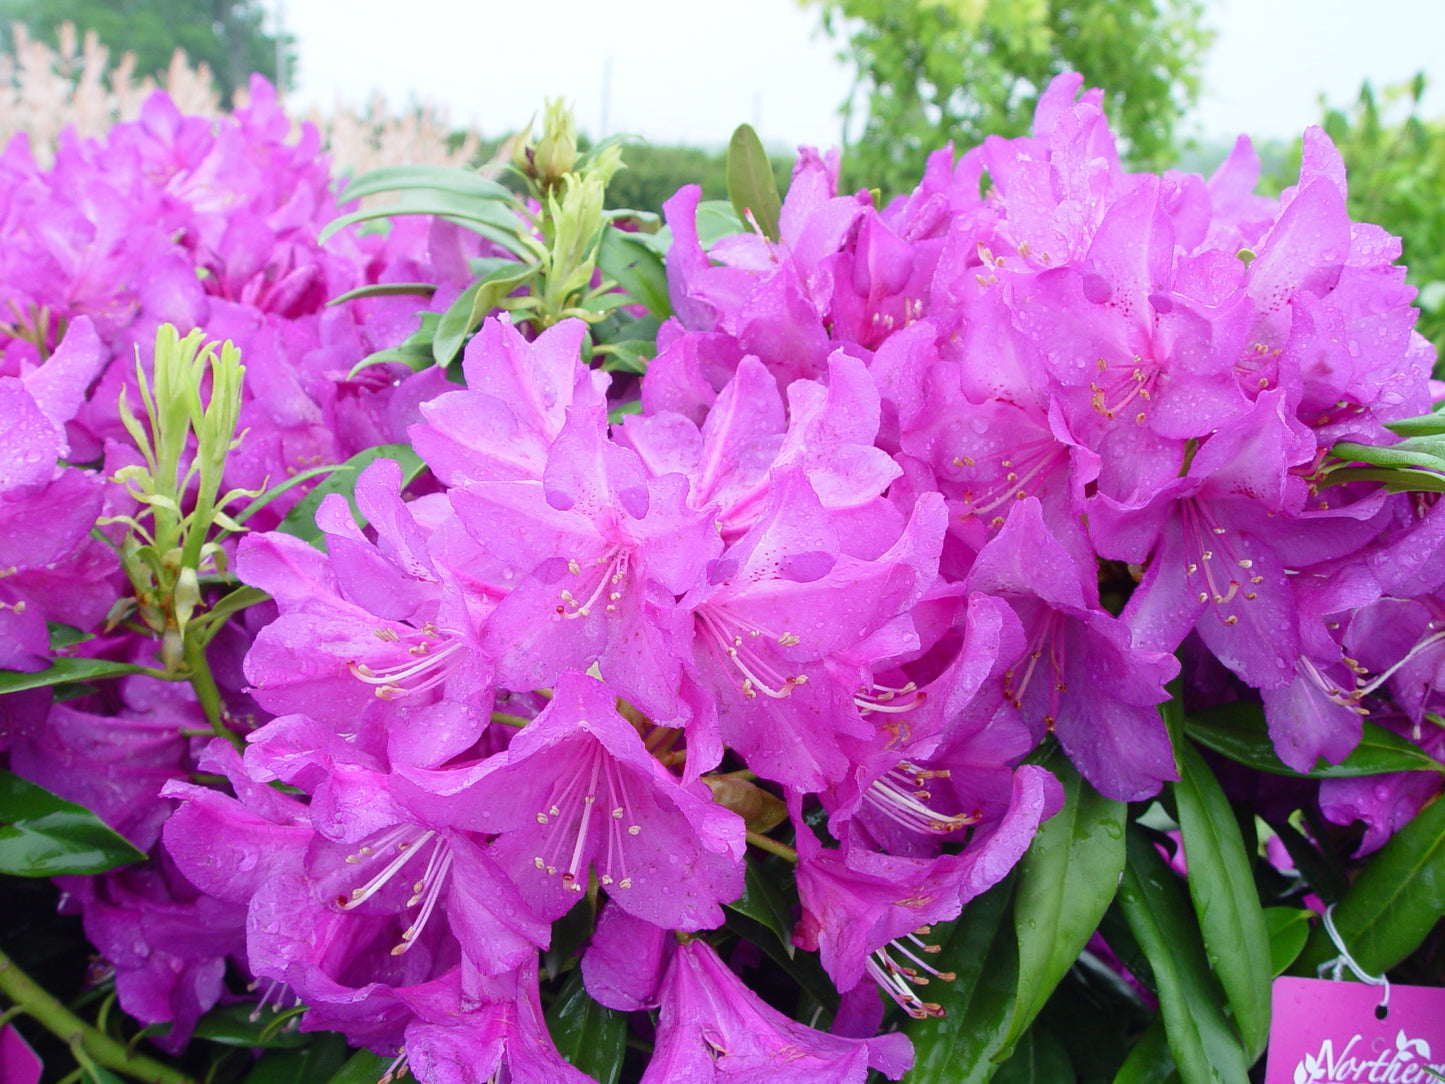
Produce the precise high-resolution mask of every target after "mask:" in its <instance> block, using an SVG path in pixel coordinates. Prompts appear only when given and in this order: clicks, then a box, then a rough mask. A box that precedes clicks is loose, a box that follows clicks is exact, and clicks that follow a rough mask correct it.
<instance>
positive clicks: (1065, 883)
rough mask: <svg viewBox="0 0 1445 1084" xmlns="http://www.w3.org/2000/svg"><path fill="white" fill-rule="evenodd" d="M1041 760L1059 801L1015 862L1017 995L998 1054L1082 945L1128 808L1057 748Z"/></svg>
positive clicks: (1101, 904)
mask: <svg viewBox="0 0 1445 1084" xmlns="http://www.w3.org/2000/svg"><path fill="white" fill-rule="evenodd" d="M1045 767H1047V768H1048V769H1049V770H1050V771H1052V772H1053V773H1054V774H1055V775H1056V776H1058V778H1059V781H1060V782H1061V783H1062V784H1063V785H1064V807H1063V808H1062V809H1061V810H1059V812H1058V813H1056V814H1055V815H1054V816H1053V817H1051V818H1050V819H1049V820H1047V821H1045V822H1044V823H1043V825H1042V826H1041V827H1040V828H1039V831H1038V833H1037V834H1036V835H1035V836H1034V841H1033V843H1032V844H1030V846H1029V849H1028V852H1027V853H1026V854H1025V855H1024V857H1023V859H1022V860H1021V861H1020V862H1019V882H1018V884H1019V887H1018V893H1017V899H1016V900H1015V902H1014V932H1015V934H1016V936H1017V937H1018V946H1019V977H1018V996H1017V1000H1016V1001H1015V1003H1014V1009H1013V1017H1012V1019H1011V1020H1010V1022H1009V1030H1008V1036H1007V1038H1006V1039H1005V1040H1004V1046H1003V1051H1002V1052H1001V1053H1002V1054H1003V1055H1005V1056H1006V1054H1007V1051H1008V1050H1009V1049H1010V1048H1011V1047H1012V1045H1013V1043H1014V1042H1016V1041H1017V1040H1018V1037H1019V1036H1020V1035H1022V1034H1023V1033H1024V1031H1025V1030H1026V1029H1027V1028H1028V1026H1029V1024H1030V1023H1031V1022H1032V1021H1033V1019H1034V1017H1035V1016H1037V1015H1038V1012H1039V1010H1040V1009H1042V1008H1043V1007H1044V1003H1045V1002H1046V1001H1048V999H1049V995H1050V994H1052V993H1053V991H1054V988H1055V987H1056V986H1058V984H1059V980H1060V979H1062V978H1063V977H1064V973H1065V972H1067V971H1068V969H1069V967H1070V966H1071V965H1072V964H1073V962H1074V961H1075V960H1076V959H1077V958H1078V956H1079V953H1080V952H1082V951H1083V948H1084V946H1085V945H1086V944H1088V941H1089V937H1090V935H1092V934H1093V932H1094V930H1095V929H1096V928H1098V925H1099V920H1100V919H1102V918H1103V917H1104V911H1105V910H1106V909H1107V908H1108V906H1109V901H1110V900H1112V899H1113V898H1114V893H1115V891H1116V890H1117V889H1118V886H1119V874H1120V873H1121V872H1123V869H1124V821H1125V817H1126V816H1127V813H1128V807H1127V806H1125V804H1124V803H1123V802H1116V801H1113V800H1112V799H1110V798H1105V797H1104V796H1103V795H1102V794H1100V793H1099V792H1098V791H1096V790H1094V788H1093V787H1091V786H1089V784H1088V783H1087V782H1086V781H1085V780H1083V779H1082V778H1081V777H1080V776H1079V773H1078V772H1077V771H1076V770H1075V769H1074V767H1073V765H1072V764H1070V763H1069V762H1068V761H1067V760H1066V759H1065V758H1064V757H1063V756H1062V755H1056V756H1054V757H1052V758H1050V762H1049V763H1047V764H1046V765H1045Z"/></svg>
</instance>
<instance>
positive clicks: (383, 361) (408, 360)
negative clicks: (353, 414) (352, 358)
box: [346, 339, 436, 380]
mask: <svg viewBox="0 0 1445 1084" xmlns="http://www.w3.org/2000/svg"><path fill="white" fill-rule="evenodd" d="M434 364H436V358H435V356H433V354H432V344H431V340H430V339H427V340H426V342H425V343H416V344H407V343H403V344H402V345H401V346H392V347H388V348H387V349H385V350H377V351H376V352H374V353H371V354H367V355H366V357H364V358H362V359H361V360H360V361H358V362H357V363H356V364H355V365H353V366H352V367H351V371H350V372H348V373H347V374H346V379H347V380H354V379H356V374H357V373H359V372H361V371H362V370H364V369H370V368H371V367H372V366H373V365H405V366H406V367H407V368H408V369H410V370H411V371H412V372H414V373H419V372H421V371H422V370H423V369H430V368H431V367H432V366H433V365H434Z"/></svg>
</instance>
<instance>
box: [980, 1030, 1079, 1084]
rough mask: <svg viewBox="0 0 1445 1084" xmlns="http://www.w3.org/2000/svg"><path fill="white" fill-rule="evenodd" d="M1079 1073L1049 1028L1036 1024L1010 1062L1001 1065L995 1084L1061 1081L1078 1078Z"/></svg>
mask: <svg viewBox="0 0 1445 1084" xmlns="http://www.w3.org/2000/svg"><path fill="white" fill-rule="evenodd" d="M1077 1076H1078V1074H1077V1073H1075V1071H1074V1065H1073V1063H1072V1062H1071V1061H1070V1060H1069V1052H1068V1051H1067V1050H1065V1049H1064V1046H1063V1044H1062V1043H1061V1042H1059V1040H1058V1038H1057V1037H1055V1035H1054V1033H1053V1032H1052V1031H1050V1030H1049V1029H1048V1028H1044V1027H1033V1028H1030V1029H1029V1030H1028V1033H1027V1034H1026V1035H1025V1036H1024V1037H1023V1039H1022V1040H1021V1041H1020V1042H1019V1044H1018V1045H1017V1046H1016V1047H1015V1048H1014V1052H1013V1054H1012V1056H1010V1057H1009V1059H1008V1061H1006V1062H1004V1063H1003V1064H1002V1065H1000V1066H999V1067H998V1072H997V1074H995V1076H994V1078H993V1079H994V1084H1058V1082H1059V1081H1063V1080H1075V1079H1077Z"/></svg>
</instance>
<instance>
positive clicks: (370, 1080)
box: [326, 1050, 391, 1084]
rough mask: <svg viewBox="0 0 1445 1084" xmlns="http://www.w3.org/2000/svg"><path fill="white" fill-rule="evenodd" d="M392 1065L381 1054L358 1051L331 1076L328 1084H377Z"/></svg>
mask: <svg viewBox="0 0 1445 1084" xmlns="http://www.w3.org/2000/svg"><path fill="white" fill-rule="evenodd" d="M390 1064H391V1061H390V1060H389V1059H387V1058H383V1057H382V1056H381V1055H380V1054H373V1053H372V1052H371V1051H370V1050H358V1051H356V1053H354V1054H352V1055H351V1057H349V1058H347V1059H346V1064H345V1065H343V1066H342V1067H341V1068H340V1069H338V1070H336V1072H334V1073H332V1074H331V1078H330V1079H329V1080H327V1081H326V1084H376V1082H377V1081H378V1080H380V1079H381V1074H382V1073H384V1072H386V1067H387V1066H388V1065H390Z"/></svg>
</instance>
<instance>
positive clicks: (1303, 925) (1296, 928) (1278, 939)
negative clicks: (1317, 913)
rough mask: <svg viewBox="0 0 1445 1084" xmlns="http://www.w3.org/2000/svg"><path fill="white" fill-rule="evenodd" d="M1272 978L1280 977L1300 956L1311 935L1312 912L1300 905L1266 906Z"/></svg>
mask: <svg viewBox="0 0 1445 1084" xmlns="http://www.w3.org/2000/svg"><path fill="white" fill-rule="evenodd" d="M1264 925H1265V929H1267V930H1268V931H1269V966H1270V978H1279V976H1281V975H1283V974H1284V973H1285V972H1286V971H1288V970H1289V966H1290V964H1292V963H1294V962H1295V960H1297V959H1298V958H1299V954H1300V952H1301V951H1303V949H1304V947H1305V942H1306V941H1308V940H1309V936H1310V912H1308V911H1306V910H1303V909H1302V908H1299V907H1266V908H1265V909H1264Z"/></svg>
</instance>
